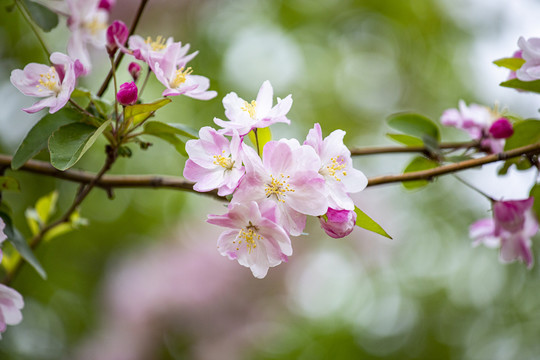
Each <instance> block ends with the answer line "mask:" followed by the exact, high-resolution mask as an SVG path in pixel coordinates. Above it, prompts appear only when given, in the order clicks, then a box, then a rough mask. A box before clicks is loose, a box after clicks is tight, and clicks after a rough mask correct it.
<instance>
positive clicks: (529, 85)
mask: <svg viewBox="0 0 540 360" xmlns="http://www.w3.org/2000/svg"><path fill="white" fill-rule="evenodd" d="M499 85H500V86H503V87H508V88H512V89H520V90H525V91H530V92H536V93H540V80H534V81H521V80H519V79H512V80H507V81H503V82H502V83H500V84H499Z"/></svg>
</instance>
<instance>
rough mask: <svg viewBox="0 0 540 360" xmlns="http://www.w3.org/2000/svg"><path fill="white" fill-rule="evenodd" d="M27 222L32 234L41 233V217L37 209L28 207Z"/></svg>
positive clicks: (26, 212) (25, 215)
mask: <svg viewBox="0 0 540 360" xmlns="http://www.w3.org/2000/svg"><path fill="white" fill-rule="evenodd" d="M24 217H25V218H26V223H27V224H28V227H29V228H30V231H31V232H32V236H36V235H37V234H38V233H39V229H40V222H41V219H40V218H39V215H38V213H37V211H36V209H26V211H25V212H24Z"/></svg>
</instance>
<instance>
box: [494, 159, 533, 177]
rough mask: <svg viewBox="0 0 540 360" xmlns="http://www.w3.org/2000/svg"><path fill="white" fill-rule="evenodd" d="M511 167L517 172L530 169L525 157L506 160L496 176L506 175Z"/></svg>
mask: <svg viewBox="0 0 540 360" xmlns="http://www.w3.org/2000/svg"><path fill="white" fill-rule="evenodd" d="M512 165H515V166H516V169H517V170H528V169H530V168H531V167H532V164H531V162H530V161H529V159H527V158H526V157H525V156H519V157H515V158H512V159H508V160H506V161H505V162H504V164H503V166H501V168H500V169H499V171H498V172H497V174H499V175H506V174H507V173H508V170H509V169H510V167H512Z"/></svg>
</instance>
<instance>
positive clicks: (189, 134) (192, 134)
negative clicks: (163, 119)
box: [167, 123, 199, 140]
mask: <svg viewBox="0 0 540 360" xmlns="http://www.w3.org/2000/svg"><path fill="white" fill-rule="evenodd" d="M167 125H169V126H172V127H174V128H176V129H177V130H178V131H179V132H178V133H177V134H178V135H180V136H184V137H186V138H189V139H195V140H196V139H198V138H199V136H198V134H197V130H195V129H193V128H191V127H189V126H187V125H184V124H177V123H167Z"/></svg>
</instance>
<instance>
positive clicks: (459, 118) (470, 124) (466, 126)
mask: <svg viewBox="0 0 540 360" xmlns="http://www.w3.org/2000/svg"><path fill="white" fill-rule="evenodd" d="M500 119H501V117H500V115H499V114H498V113H497V112H496V111H493V110H491V109H490V108H488V107H486V106H482V105H477V104H471V105H470V106H467V105H466V104H465V102H464V101H463V100H460V101H459V109H448V110H446V111H444V113H443V114H442V116H441V123H442V124H443V125H445V126H452V127H455V128H458V129H462V130H465V131H466V132H467V133H469V135H470V137H471V138H472V139H473V140H479V141H480V145H481V146H482V149H483V150H485V151H487V152H490V153H494V154H495V153H499V152H501V151H503V149H504V140H503V139H501V138H495V137H493V136H492V135H491V133H490V131H489V130H490V128H491V126H492V124H493V123H494V122H495V121H496V120H500ZM507 121H508V120H507ZM508 124H509V125H510V126H511V124H510V122H508Z"/></svg>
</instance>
